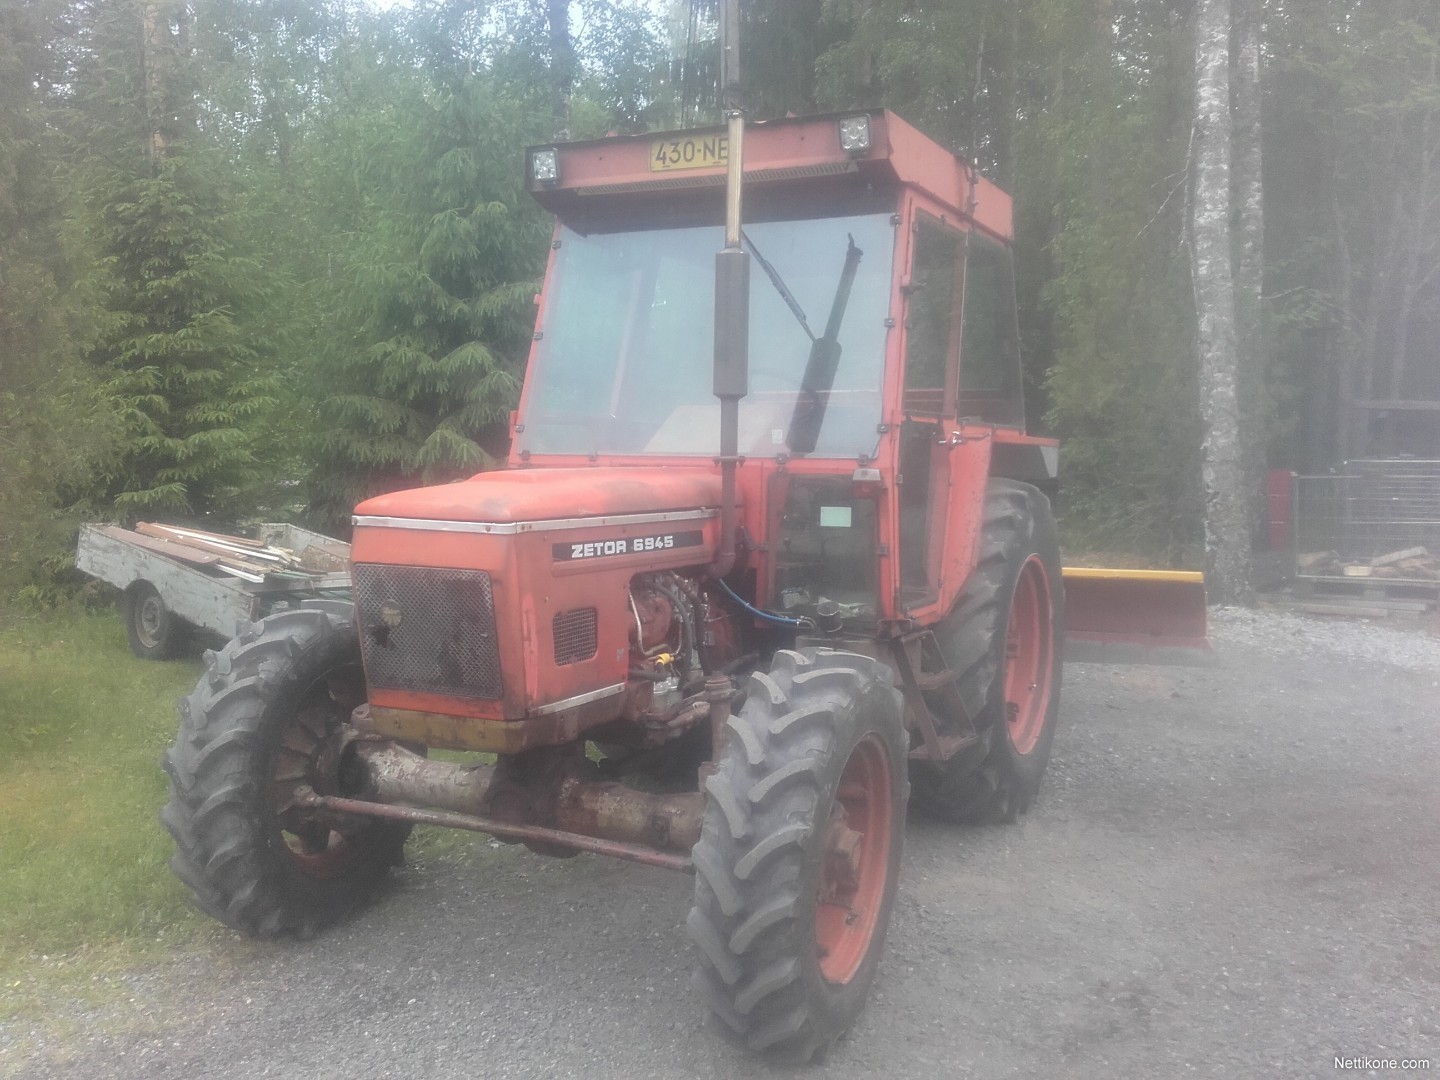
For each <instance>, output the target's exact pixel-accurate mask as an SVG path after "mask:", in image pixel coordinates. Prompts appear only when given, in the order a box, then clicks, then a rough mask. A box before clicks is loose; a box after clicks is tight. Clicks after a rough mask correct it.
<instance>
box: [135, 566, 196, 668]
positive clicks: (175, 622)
mask: <svg viewBox="0 0 1440 1080" xmlns="http://www.w3.org/2000/svg"><path fill="white" fill-rule="evenodd" d="M122 605H123V608H124V615H125V633H126V636H127V637H128V638H129V639H130V651H131V652H132V653H134V654H135V655H136V656H138V657H140V659H142V660H173V659H174V658H175V657H177V656H179V655H180V654H181V653H182V652H183V651H184V649H185V646H186V645H187V644H188V643H189V641H190V624H189V623H187V622H186V621H185V620H184V619H182V618H181V617H180V616H179V615H176V614H175V613H174V612H173V611H171V610H170V609H169V608H168V607H166V606H165V601H164V599H163V598H162V597H161V596H160V593H159V591H158V590H157V589H156V588H155V586H154V585H151V584H150V582H148V581H137V582H135V584H133V585H131V586H130V588H128V589H126V590H125V597H124V599H123V600H122Z"/></svg>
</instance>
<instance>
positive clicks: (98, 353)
mask: <svg viewBox="0 0 1440 1080" xmlns="http://www.w3.org/2000/svg"><path fill="white" fill-rule="evenodd" d="M129 165H130V167H129V168H122V169H110V170H106V171H105V172H102V173H99V174H98V175H97V176H96V177H95V180H94V181H93V183H92V184H91V185H90V186H89V189H88V191H87V195H88V201H89V204H90V207H91V213H92V214H93V217H92V218H91V219H90V222H89V224H90V228H89V243H90V244H91V245H93V249H94V251H95V254H96V260H95V264H94V265H95V270H94V275H93V277H92V278H91V279H90V281H89V282H88V284H89V285H90V287H91V288H92V289H93V291H94V293H95V294H96V296H97V297H98V301H99V303H98V309H99V310H98V311H97V312H96V316H97V319H96V332H95V335H94V339H93V341H92V342H91V343H90V346H89V348H88V350H87V359H88V361H89V363H90V364H91V365H93V366H94V367H95V368H96V369H97V370H98V371H100V372H103V373H104V376H105V379H106V384H107V389H108V390H109V392H110V393H111V394H112V395H113V397H114V398H115V399H116V400H117V401H118V402H119V404H120V407H121V410H122V415H123V421H124V435H125V438H124V443H123V446H122V448H121V451H120V452H119V453H118V454H117V455H115V457H113V458H112V459H111V460H109V461H108V462H107V463H106V464H105V466H104V467H103V468H102V469H101V470H100V472H99V474H98V475H97V477H96V478H95V481H94V482H93V483H92V484H91V485H89V486H88V489H87V490H85V491H84V492H83V493H82V494H81V497H80V500H79V501H80V502H81V503H82V504H83V505H84V506H85V507H86V509H87V510H88V511H90V512H92V513H97V514H104V513H106V511H107V508H109V507H113V508H114V509H113V512H114V513H115V514H116V515H118V516H120V517H122V518H126V519H132V520H133V519H135V518H137V517H141V516H163V515H172V516H173V515H180V516H183V517H201V516H209V515H214V514H220V515H221V516H222V517H223V518H233V516H234V515H235V514H236V513H237V511H239V512H243V509H244V507H245V506H246V504H247V502H249V501H250V498H251V496H252V493H253V490H254V488H255V487H256V485H257V484H259V483H261V482H263V480H264V478H265V477H266V476H267V473H268V471H269V469H268V467H269V464H270V462H269V461H268V460H267V457H266V455H265V453H264V447H263V446H261V445H259V443H260V439H259V435H260V434H261V430H262V427H263V421H264V418H265V416H266V414H267V412H268V411H269V410H270V409H271V408H272V407H273V406H274V404H275V399H276V394H277V392H278V385H277V380H276V376H275V372H274V371H273V369H272V355H273V352H274V344H273V341H272V340H269V339H268V338H267V335H266V332H265V329H264V326H263V324H262V323H261V322H260V321H259V318H258V316H259V315H260V313H262V312H263V311H264V308H265V304H266V300H267V294H268V292H269V290H270V288H271V279H270V278H268V277H267V275H266V274H265V272H264V271H263V269H262V267H261V265H260V264H259V263H258V262H257V261H256V260H255V259H253V258H249V257H247V256H246V255H245V254H243V253H242V251H240V250H238V245H237V240H236V238H235V237H236V233H237V232H239V228H238V227H237V222H236V221H235V219H234V217H233V215H232V214H231V213H230V212H229V211H228V210H227V209H226V206H225V203H226V199H225V194H224V191H223V188H222V186H221V183H220V181H219V179H218V177H217V176H216V175H215V173H214V171H213V170H212V169H211V168H209V167H208V163H207V162H206V160H205V157H204V155H203V154H202V153H200V152H198V151H192V150H189V149H180V150H178V151H176V152H173V153H169V154H166V155H164V156H161V157H157V158H156V159H154V160H147V159H146V158H144V157H143V156H140V155H138V154H137V155H135V156H134V157H133V158H132V160H131V162H130V163H129Z"/></svg>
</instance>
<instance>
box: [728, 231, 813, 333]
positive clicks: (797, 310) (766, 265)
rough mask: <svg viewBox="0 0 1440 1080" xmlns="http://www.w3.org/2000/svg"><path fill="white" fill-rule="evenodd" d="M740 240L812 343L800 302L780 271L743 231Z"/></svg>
mask: <svg viewBox="0 0 1440 1080" xmlns="http://www.w3.org/2000/svg"><path fill="white" fill-rule="evenodd" d="M740 239H742V240H744V241H745V246H746V247H748V248H749V249H750V254H751V255H754V256H755V261H756V262H758V263H759V264H760V269H761V270H764V271H765V276H766V277H768V278H769V279H770V284H771V285H774V286H775V291H776V292H778V293H779V294H780V299H781V300H784V301H785V306H786V307H788V308H789V309H790V314H792V315H794V316H795V319H796V321H797V322H799V324H800V329H802V330H804V331H805V336H806V337H808V338H809V339H810V340H811V341H814V340H815V331H813V330H811V329H810V323H809V322H808V321H807V320H806V318H805V312H804V310H803V309H802V308H801V307H800V301H799V300H796V299H795V294H794V293H792V292H791V291H790V290H789V289H788V288H786V286H785V282H784V280H783V279H781V277H780V271H778V270H776V269H775V267H773V266H771V265H770V260H769V259H767V258H765V256H764V255H761V254H760V249H759V248H757V247H756V246H755V241H754V240H751V239H750V237H749V236H748V235H747V234H746V233H744V232H743V231H742V232H741V233H740Z"/></svg>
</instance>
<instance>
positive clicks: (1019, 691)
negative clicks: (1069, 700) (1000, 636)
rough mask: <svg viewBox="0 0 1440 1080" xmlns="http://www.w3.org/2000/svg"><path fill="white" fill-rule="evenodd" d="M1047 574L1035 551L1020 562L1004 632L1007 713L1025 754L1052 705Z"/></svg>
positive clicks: (1013, 734)
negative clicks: (1020, 565) (1023, 562)
mask: <svg viewBox="0 0 1440 1080" xmlns="http://www.w3.org/2000/svg"><path fill="white" fill-rule="evenodd" d="M1053 622H1054V619H1053V617H1052V609H1051V604H1050V579H1049V577H1048V576H1047V575H1046V573H1045V564H1044V563H1043V562H1042V561H1041V560H1040V557H1039V556H1038V555H1031V556H1030V558H1028V559H1026V560H1025V565H1024V566H1022V567H1021V568H1020V578H1019V580H1018V581H1017V582H1016V583H1015V597H1014V599H1013V600H1011V602H1010V623H1009V628H1008V630H1007V631H1006V635H1005V718H1006V721H1007V728H1008V730H1009V734H1010V744H1011V745H1012V746H1013V747H1014V748H1015V749H1016V751H1017V752H1019V753H1021V754H1028V753H1030V751H1032V750H1034V749H1035V744H1036V743H1038V742H1039V741H1040V734H1041V732H1043V731H1044V730H1045V718H1046V716H1047V715H1048V714H1049V711H1050V688H1051V686H1052V685H1053V681H1054V680H1053V678H1052V674H1053V672H1052V670H1051V669H1052V668H1053V666H1054V663H1055V642H1054V637H1053V633H1052V627H1053Z"/></svg>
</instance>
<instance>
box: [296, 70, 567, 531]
mask: <svg viewBox="0 0 1440 1080" xmlns="http://www.w3.org/2000/svg"><path fill="white" fill-rule="evenodd" d="M449 82H450V85H448V86H441V85H436V84H435V83H434V82H432V81H431V80H430V79H428V78H427V77H425V76H424V75H423V74H417V75H415V76H414V77H413V78H412V79H410V80H407V81H405V82H402V83H400V84H399V85H395V83H394V82H392V83H391V87H390V88H391V90H392V93H390V94H389V95H388V98H387V100H386V101H385V102H384V103H383V104H379V105H376V106H375V107H373V108H369V109H366V110H364V111H362V112H359V113H358V114H357V115H353V116H349V117H345V118H344V119H343V120H342V121H341V122H340V125H339V129H338V131H337V138H335V140H334V141H333V142H332V143H330V144H329V145H328V146H326V147H323V148H322V149H321V152H320V154H319V155H317V158H316V160H315V161H314V162H313V163H312V168H313V169H314V173H313V175H314V176H315V177H316V185H317V189H323V188H324V187H325V186H328V185H330V184H331V183H332V182H333V178H336V177H343V178H345V180H346V185H347V187H348V188H349V189H350V192H351V193H352V201H351V202H350V203H349V205H348V206H347V208H346V217H347V221H346V223H345V228H344V231H343V232H342V233H339V234H338V237H337V238H339V239H342V240H343V241H344V244H343V246H337V247H334V248H331V249H330V250H328V251H326V253H325V266H326V272H325V275H324V276H323V277H322V278H320V279H318V280H317V281H316V282H314V291H315V296H316V299H317V309H318V310H319V312H320V316H319V319H318V320H317V323H316V330H317V331H318V336H317V337H316V338H314V339H312V340H311V341H310V343H309V344H310V347H311V348H312V349H313V350H314V354H313V358H312V360H311V363H310V365H309V374H308V380H309V383H308V388H309V390H310V393H311V395H313V400H314V401H315V403H316V404H315V406H314V408H315V414H314V421H313V425H312V431H313V433H314V435H313V439H312V442H311V447H312V449H311V453H310V459H311V460H312V461H313V463H314V468H313V471H312V473H311V491H312V495H313V499H312V505H313V507H314V510H315V512H316V514H317V515H318V517H319V520H320V522H321V523H322V524H324V525H326V526H327V527H332V528H333V527H337V526H342V525H343V523H344V522H345V520H346V518H347V517H348V514H349V512H350V510H351V508H352V507H353V505H354V504H355V502H357V501H358V500H359V499H361V498H364V497H365V496H367V495H370V494H374V493H376V492H378V491H383V490H392V489H394V488H396V487H403V486H407V485H412V484H418V483H423V482H434V481H438V480H443V479H450V478H453V477H455V476H458V475H465V474H468V473H472V472H475V471H477V470H479V469H481V468H484V467H486V466H488V465H490V464H492V463H493V460H494V459H493V456H492V452H493V451H494V450H498V449H499V448H501V447H503V444H504V430H505V421H506V419H507V417H508V414H509V410H510V409H511V408H512V407H513V406H514V404H515V401H516V400H517V398H518V392H519V376H520V372H521V368H522V365H523V359H524V355H525V343H526V342H527V340H528V337H529V330H530V328H531V325H532V324H533V319H534V315H533V311H534V309H533V307H532V305H531V302H530V301H531V298H532V297H533V295H534V293H535V291H536V289H537V287H538V282H539V275H540V272H541V270H542V268H543V263H542V261H541V259H542V257H543V253H544V236H545V226H544V224H543V222H542V220H541V215H540V214H539V212H538V209H537V208H535V207H534V206H533V204H532V203H531V202H530V200H529V198H528V196H526V195H525V193H524V190H523V186H522V184H523V175H522V168H521V164H522V162H523V160H524V157H523V147H524V146H525V145H526V143H527V142H532V141H539V140H540V139H542V138H544V136H545V134H546V131H547V129H546V127H545V126H543V124H544V122H543V120H540V121H537V120H536V119H535V118H534V114H533V113H530V112H527V110H525V109H524V108H522V107H520V106H519V105H518V104H517V103H515V102H514V101H512V100H509V99H507V98H506V97H504V96H502V95H501V94H499V93H497V92H496V89H495V87H494V84H493V82H492V81H491V80H490V79H488V78H486V77H485V76H483V75H467V76H464V77H462V78H455V79H451V80H449ZM332 190H333V189H332ZM317 193H318V191H317ZM336 197H337V199H338V198H339V196H338V195H337V196H336ZM332 235H334V234H332ZM487 442H488V444H489V447H490V448H491V449H487V446H486V444H487Z"/></svg>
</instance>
